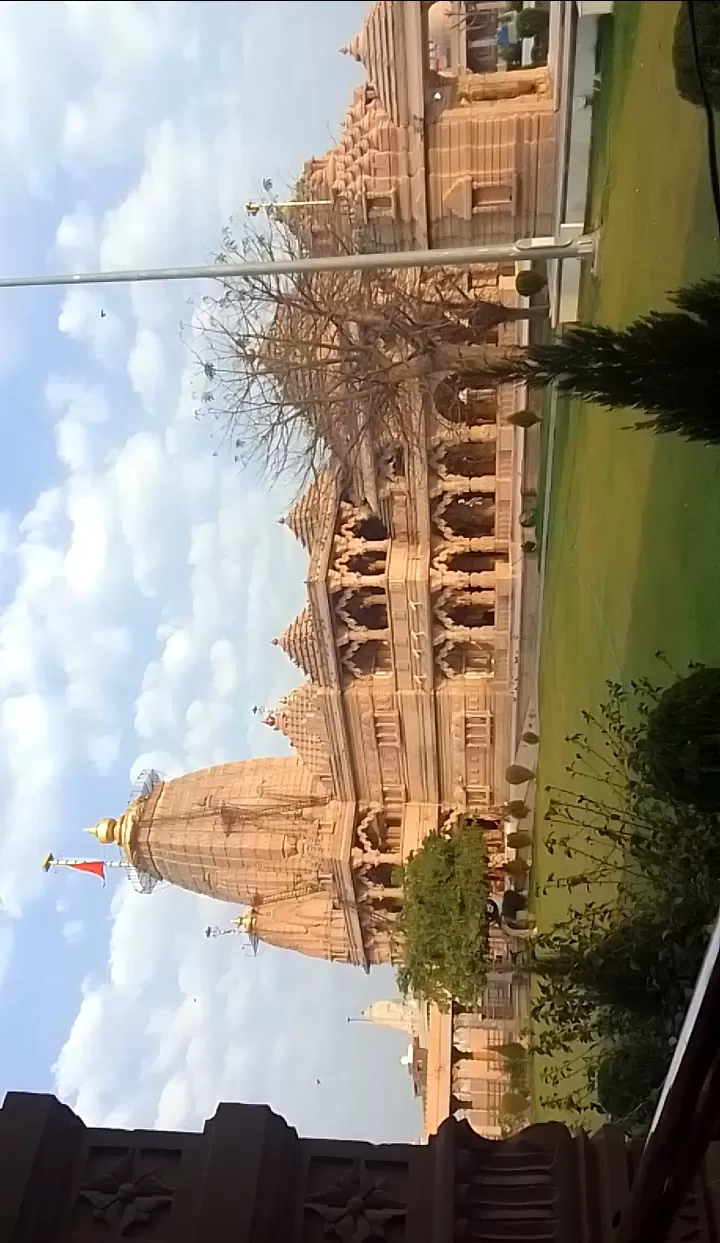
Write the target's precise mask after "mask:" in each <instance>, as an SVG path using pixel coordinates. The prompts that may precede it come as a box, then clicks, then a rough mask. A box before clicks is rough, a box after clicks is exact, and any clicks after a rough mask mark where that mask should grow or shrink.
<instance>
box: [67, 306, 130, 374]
mask: <svg viewBox="0 0 720 1243" xmlns="http://www.w3.org/2000/svg"><path fill="white" fill-rule="evenodd" d="M58 328H59V329H60V331H61V332H64V333H67V335H68V336H69V337H72V339H73V340H74V341H79V342H81V343H82V344H84V345H87V346H88V348H89V349H90V352H91V354H92V355H93V357H94V358H96V359H97V360H98V362H101V363H103V364H104V365H105V366H106V367H116V366H117V365H118V364H119V362H120V359H121V356H122V350H123V327H122V323H121V321H120V319H119V318H118V316H117V315H116V314H115V312H114V311H112V310H109V309H107V298H106V297H104V296H103V295H101V294H99V293H94V292H91V291H90V290H89V289H83V288H76V289H70V290H69V291H68V293H66V295H65V297H64V299H63V304H62V308H61V310H60V315H59V318H58Z"/></svg>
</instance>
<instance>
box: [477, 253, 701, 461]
mask: <svg viewBox="0 0 720 1243" xmlns="http://www.w3.org/2000/svg"><path fill="white" fill-rule="evenodd" d="M671 301H672V302H673V303H674V305H675V308H676V309H675V310H673V311H651V312H650V314H649V315H644V316H641V317H640V318H639V319H636V320H634V321H633V323H631V324H629V325H628V327H627V328H623V329H616V328H609V327H607V326H605V325H602V324H578V325H577V326H575V327H572V328H568V329H567V330H566V331H565V332H564V333H563V336H562V337H561V338H560V339H559V340H558V341H555V342H553V343H550V344H545V345H533V346H530V348H529V349H527V350H526V351H525V352H524V354H523V355H521V356H517V357H514V358H512V357H511V358H508V359H506V360H499V361H498V362H497V364H492V367H491V370H492V373H493V374H494V375H495V377H496V378H499V379H503V380H524V381H526V382H527V383H528V384H529V385H531V386H544V385H548V384H555V385H556V386H557V388H558V389H559V390H560V391H561V392H562V393H566V394H568V395H570V396H574V397H580V398H583V399H585V400H587V401H593V402H597V403H598V404H599V405H602V406H608V407H615V408H629V409H632V410H642V411H644V412H646V414H647V416H648V417H647V418H646V419H645V420H644V421H643V422H641V423H636V424H635V426H636V427H638V428H648V429H649V430H651V431H654V432H675V433H677V434H678V435H680V436H682V437H684V438H685V439H686V440H701V441H703V442H705V443H707V444H717V443H720V418H719V417H718V404H717V394H718V387H719V385H720V348H718V347H719V346H720V278H717V277H716V278H713V279H712V280H708V281H703V282H701V283H700V284H697V285H691V286H689V287H687V288H686V289H681V290H678V291H677V292H676V293H675V294H673V295H672V297H671Z"/></svg>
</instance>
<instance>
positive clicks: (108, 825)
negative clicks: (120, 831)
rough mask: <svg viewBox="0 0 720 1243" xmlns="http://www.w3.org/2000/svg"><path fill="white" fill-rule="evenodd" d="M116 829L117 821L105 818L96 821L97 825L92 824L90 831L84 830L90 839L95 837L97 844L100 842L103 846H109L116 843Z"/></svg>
mask: <svg viewBox="0 0 720 1243" xmlns="http://www.w3.org/2000/svg"><path fill="white" fill-rule="evenodd" d="M116 828H117V820H113V819H111V818H106V819H104V820H98V822H97V824H94V825H93V826H92V828H90V829H85V832H86V833H90V834H91V836H92V837H96V838H97V840H98V841H99V842H102V844H103V846H111V845H113V844H114V842H115V841H116V838H115V830H116Z"/></svg>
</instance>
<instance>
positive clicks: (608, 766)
mask: <svg viewBox="0 0 720 1243" xmlns="http://www.w3.org/2000/svg"><path fill="white" fill-rule="evenodd" d="M663 694H664V691H663V688H662V687H661V686H658V685H654V684H652V683H651V682H649V681H645V680H643V681H639V682H635V683H633V684H632V685H631V686H630V687H624V686H621V685H620V684H615V683H611V684H610V685H609V695H608V699H607V701H606V702H605V703H604V704H602V705H601V707H600V709H599V711H598V712H597V713H596V714H594V715H591V714H590V713H584V714H583V716H584V721H585V727H586V728H585V730H584V731H583V732H582V733H577V734H574V735H571V737H570V738H569V739H568V741H569V742H571V743H572V744H573V746H574V748H575V753H574V757H573V760H572V762H571V764H570V765H569V766H568V770H567V772H568V782H567V786H566V788H562V789H555V788H552V789H550V790H549V794H550V798H549V801H548V805H547V810H546V813H545V831H544V833H543V835H542V836H543V841H544V845H545V847H546V849H547V851H548V853H549V854H550V855H551V856H559V857H560V859H561V860H564V861H566V862H565V864H564V868H563V874H559V875H557V876H555V874H554V873H550V874H549V875H548V876H547V878H546V880H545V882H544V884H543V886H542V893H547V892H548V891H549V890H550V889H552V888H560V889H564V890H566V892H567V894H568V895H569V898H570V902H569V913H568V916H567V918H566V919H565V920H564V921H562V922H561V923H559V924H557V925H556V926H555V927H554V928H553V929H552V930H551V931H550V932H549V933H547V934H544V935H541V936H539V937H537V938H536V940H535V942H534V945H533V950H532V959H531V964H530V966H531V970H532V971H533V973H534V977H535V990H534V1000H533V1006H532V1024H533V1043H532V1048H533V1051H534V1053H535V1054H537V1055H539V1056H541V1057H543V1058H548V1059H551V1060H550V1061H549V1062H548V1063H547V1064H545V1065H543V1067H542V1070H541V1076H542V1079H543V1082H544V1085H545V1093H544V1104H545V1105H546V1106H548V1107H551V1108H556V1109H560V1110H562V1111H563V1112H568V1111H569V1112H571V1113H575V1114H576V1115H581V1114H582V1112H583V1110H584V1109H586V1108H591V1107H594V1108H596V1109H606V1108H610V1104H609V1102H612V1112H613V1116H615V1117H617V1120H621V1119H620V1115H621V1114H622V1115H623V1117H622V1121H623V1125H628V1126H630V1125H632V1126H633V1127H640V1126H641V1125H642V1124H643V1123H644V1122H645V1121H647V1118H648V1117H649V1116H650V1114H651V1113H652V1109H653V1103H654V1097H653V1095H652V1094H653V1093H654V1092H655V1090H656V1088H657V1086H658V1084H659V1083H660V1082H661V1081H662V1077H663V1074H664V1071H665V1070H666V1069H667V1066H668V1065H669V1063H670V1058H671V1056H672V1049H673V1047H674V1044H675V1042H676V1040H677V1035H678V1032H679V1030H680V1026H681V1024H682V1021H683V1018H684V1014H685V1009H686V1006H687V1000H688V997H689V996H690V994H691V992H692V988H693V985H694V982H695V979H696V977H697V973H698V971H699V969H700V965H701V962H702V959H703V956H704V953H705V949H706V946H707V941H708V937H709V935H710V931H711V929H712V926H713V923H714V919H715V914H716V910H717V891H718V883H719V882H720V815H718V814H717V813H708V812H704V811H701V810H699V809H698V808H696V807H688V806H686V805H684V804H683V803H682V802H680V801H679V800H678V799H676V798H673V797H672V796H671V795H669V794H668V793H667V791H666V790H665V789H663V788H661V786H660V785H659V784H657V783H656V781H655V778H654V773H653V769H652V765H651V764H649V763H648V762H647V750H646V746H645V740H646V738H647V735H648V732H649V728H650V725H651V723H652V721H653V716H654V713H655V711H656V709H657V705H658V703H661V702H662V700H663ZM568 864H569V866H568ZM579 899H581V900H579ZM633 1042H634V1043H635V1044H636V1045H637V1046H638V1047H639V1048H646V1047H647V1048H648V1050H649V1053H648V1067H647V1075H645V1076H643V1075H640V1074H638V1075H636V1076H635V1079H634V1087H633V1077H632V1076H630V1075H626V1076H624V1077H623V1076H621V1075H620V1071H619V1064H620V1061H621V1060H622V1055H621V1053H620V1052H618V1050H621V1049H622V1048H623V1047H625V1046H630V1045H632V1044H633ZM651 1063H652V1064H651ZM574 1072H580V1073H579V1077H578V1074H577V1073H574ZM573 1080H574V1081H573ZM568 1081H570V1083H571V1086H570V1088H568V1087H567V1083H568Z"/></svg>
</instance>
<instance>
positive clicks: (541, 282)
mask: <svg viewBox="0 0 720 1243" xmlns="http://www.w3.org/2000/svg"><path fill="white" fill-rule="evenodd" d="M546 285H547V277H546V276H544V275H543V273H542V272H538V270H537V268H525V269H524V270H523V271H522V272H518V274H517V276H516V277H515V292H516V293H519V294H520V297H521V298H532V296H533V294H536V293H540V291H541V290H543V289H544V288H545V286H546Z"/></svg>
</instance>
